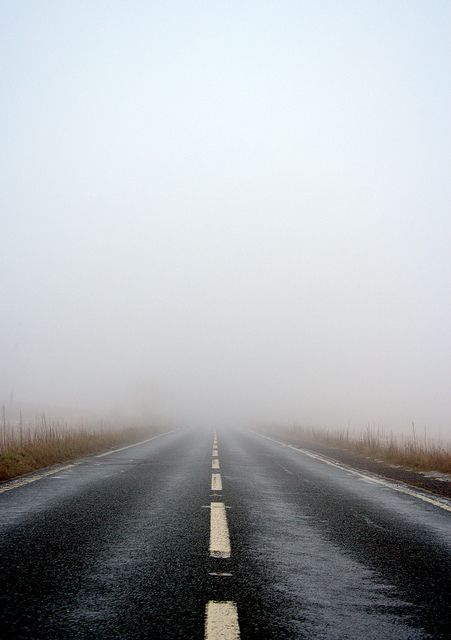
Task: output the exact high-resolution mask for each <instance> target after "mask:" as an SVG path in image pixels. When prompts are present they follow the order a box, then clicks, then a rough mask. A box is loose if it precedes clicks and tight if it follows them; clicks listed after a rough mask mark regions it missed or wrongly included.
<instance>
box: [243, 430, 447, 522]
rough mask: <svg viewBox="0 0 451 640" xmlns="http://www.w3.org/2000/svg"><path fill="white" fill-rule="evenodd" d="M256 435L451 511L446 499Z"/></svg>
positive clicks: (267, 437)
mask: <svg viewBox="0 0 451 640" xmlns="http://www.w3.org/2000/svg"><path fill="white" fill-rule="evenodd" d="M256 435H258V436H260V438H265V439H266V440H270V441H271V442H275V443H276V444H278V445H281V446H282V447H288V448H289V449H293V450H294V451H297V452H299V453H302V454H303V455H305V456H308V457H309V458H313V460H318V461H319V462H324V463H325V464H328V465H330V466H331V467H335V468H336V469H341V470H342V471H346V472H347V473H351V474H352V475H354V476H358V477H359V478H363V479H364V480H368V481H369V482H373V483H374V484H380V485H381V486H383V487H387V488H388V489H393V491H398V492H399V493H404V494H406V495H408V496H412V497H413V498H418V500H423V502H427V503H429V504H433V505H434V507H439V508H440V509H444V510H445V511H449V512H451V504H450V503H449V502H447V501H445V500H444V499H443V500H442V499H440V498H438V497H437V498H430V497H429V496H426V495H424V494H423V493H419V492H418V491H415V490H414V489H410V488H409V487H408V486H405V485H400V484H394V483H393V482H390V480H387V479H385V478H380V477H379V476H375V475H370V474H367V473H363V472H362V471H357V470H356V469H353V468H352V467H348V465H346V464H342V463H341V462H337V461H336V460H332V458H326V457H325V456H322V455H320V454H319V453H313V451H308V450H307V449H300V448H299V447H295V446H294V445H292V444H287V443H286V442H281V441H280V440H275V439H274V438H270V437H269V436H264V435H263V434H261V433H257V434H256Z"/></svg>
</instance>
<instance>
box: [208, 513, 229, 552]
mask: <svg viewBox="0 0 451 640" xmlns="http://www.w3.org/2000/svg"><path fill="white" fill-rule="evenodd" d="M210 556H213V557H214V558H230V537H229V527H228V525H227V515H226V510H225V505H224V503H223V502H211V503H210Z"/></svg>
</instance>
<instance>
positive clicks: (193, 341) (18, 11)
mask: <svg viewBox="0 0 451 640" xmlns="http://www.w3.org/2000/svg"><path fill="white" fill-rule="evenodd" d="M450 27H451V5H450V3H449V2H447V1H443V2H442V1H440V0H436V1H435V2H433V3H430V2H426V1H415V0H412V1H410V2H403V1H397V2H393V0H388V1H381V2H361V1H360V0H356V1H351V0H349V1H347V0H343V1H342V2H332V1H331V2H328V1H321V2H306V1H301V0H299V1H293V2H289V1H286V0H282V1H281V2H244V3H243V2H227V3H224V2H216V1H214V0H213V1H212V2H168V3H163V2H137V1H132V2H119V1H118V2H100V1H99V2H95V3H92V2H83V1H80V2H75V3H72V2H59V1H56V0H55V1H54V2H46V1H42V2H31V1H30V2H20V3H15V2H3V3H1V5H0V139H1V145H0V154H1V155H0V181H1V189H0V229H1V248H0V304H1V315H0V363H1V365H0V402H1V403H2V404H5V405H6V407H7V408H12V407H17V406H22V405H23V406H28V405H30V406H33V407H44V406H45V407H56V406H57V407H67V408H68V410H69V409H79V410H83V411H93V412H96V414H98V415H116V416H125V415H128V414H130V413H132V414H133V413H141V414H143V415H144V414H146V415H147V414H148V415H157V416H165V417H166V418H168V419H169V420H172V421H173V422H174V423H175V424H179V425H207V426H208V425H214V426H223V425H232V426H233V425H251V424H256V423H261V422H270V421H278V422H280V423H291V422H297V423H303V424H309V425H326V426H332V427H333V426H343V425H351V426H354V427H357V428H358V427H360V426H364V425H366V424H368V423H370V424H380V425H384V426H385V427H387V428H389V429H404V428H410V425H411V423H412V421H414V422H415V424H416V425H418V426H419V427H420V428H423V427H426V428H427V429H428V430H429V432H430V433H433V434H439V435H442V436H444V435H450V434H451V420H450V418H451V400H450V393H449V389H450V382H451V304H450V290H451V289H450V285H451V260H450V255H451V254H450V239H451V218H450V204H451V180H450V175H451V120H450V118H449V114H450V113H451V86H450V82H449V79H450V60H451V39H450V37H449V34H450Z"/></svg>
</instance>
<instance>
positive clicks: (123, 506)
mask: <svg viewBox="0 0 451 640" xmlns="http://www.w3.org/2000/svg"><path fill="white" fill-rule="evenodd" d="M0 580H1V584H0V620H1V630H0V637H1V638H3V639H6V638H15V639H20V638H26V639H27V640H30V639H32V640H34V639H41V638H45V639H46V640H53V639H65V640H67V639H69V640H70V639H72V638H86V639H88V638H89V639H91V638H93V639H94V638H95V639H100V640H102V639H107V638H108V639H109V638H114V639H119V638H120V639H129V638H130V639H138V638H139V639H144V638H145V639H146V640H148V639H149V638H150V639H154V638H162V639H164V640H170V639H172V638H208V639H209V640H219V639H223V640H234V639H236V638H239V637H241V638H260V639H262V638H263V639H264V638H273V639H277V640H280V639H283V638H305V639H317V638H318V639H319V638H321V639H329V638H330V639H346V638H352V639H356V640H357V639H358V640H362V639H367V640H371V639H381V638H383V639H396V640H401V639H416V638H449V637H451V636H450V633H451V631H450V629H451V612H450V605H451V508H450V506H449V503H446V501H445V500H443V499H442V500H440V499H437V500H436V499H435V497H434V496H433V495H431V494H425V493H423V494H422V493H420V492H417V491H416V490H414V491H413V492H412V493H409V492H407V493H406V492H405V489H404V488H403V487H400V486H398V485H395V484H393V485H391V484H383V483H382V484H381V483H378V482H377V481H376V479H374V478H372V477H371V476H369V477H367V476H366V475H365V474H364V473H352V471H350V470H347V469H343V468H341V467H340V466H336V465H334V464H333V463H330V462H328V461H324V460H320V459H317V458H315V457H311V456H309V455H306V454H305V453H302V452H299V451H296V450H294V449H293V448H290V447H286V446H282V445H280V444H278V443H276V442H274V441H271V440H269V439H267V438H263V437H260V436H258V435H256V434H252V433H240V432H233V431H230V432H218V434H217V439H215V436H214V432H213V430H212V431H211V432H205V431H204V432H201V431H188V430H180V431H177V432H172V433H169V434H166V435H163V436H160V437H157V438H155V439H152V440H150V441H148V442H144V443H142V444H139V445H137V446H132V447H129V448H124V449H122V450H117V451H115V452H111V453H109V454H107V455H103V456H102V457H98V456H92V457H89V458H86V459H84V460H82V461H81V462H79V463H77V464H74V465H64V467H63V468H62V469H60V470H52V473H49V474H48V475H43V474H35V475H33V476H30V477H28V478H25V482H24V481H22V480H20V481H19V482H16V483H9V484H4V485H0Z"/></svg>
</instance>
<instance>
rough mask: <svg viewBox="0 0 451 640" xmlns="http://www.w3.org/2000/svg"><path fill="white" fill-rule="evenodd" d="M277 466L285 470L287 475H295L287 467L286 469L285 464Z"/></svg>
mask: <svg viewBox="0 0 451 640" xmlns="http://www.w3.org/2000/svg"><path fill="white" fill-rule="evenodd" d="M277 464H278V466H279V467H280V468H281V469H283V470H284V471H285V473H288V475H290V476H292V475H293V472H292V471H290V470H289V469H287V468H286V467H284V466H283V464H279V463H277Z"/></svg>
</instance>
